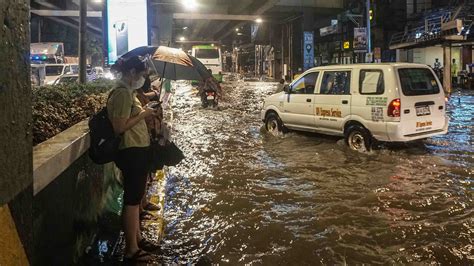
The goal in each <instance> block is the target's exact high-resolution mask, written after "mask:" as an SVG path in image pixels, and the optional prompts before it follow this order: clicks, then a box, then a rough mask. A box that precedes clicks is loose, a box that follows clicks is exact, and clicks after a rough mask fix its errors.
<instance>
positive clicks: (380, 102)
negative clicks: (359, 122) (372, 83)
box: [365, 97, 387, 106]
mask: <svg viewBox="0 0 474 266" xmlns="http://www.w3.org/2000/svg"><path fill="white" fill-rule="evenodd" d="M365 105H376V106H386V105H387V97H367V101H366V103H365Z"/></svg>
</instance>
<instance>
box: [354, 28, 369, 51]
mask: <svg viewBox="0 0 474 266" xmlns="http://www.w3.org/2000/svg"><path fill="white" fill-rule="evenodd" d="M353 46H354V51H356V52H366V51H367V30H366V28H354V42H353Z"/></svg>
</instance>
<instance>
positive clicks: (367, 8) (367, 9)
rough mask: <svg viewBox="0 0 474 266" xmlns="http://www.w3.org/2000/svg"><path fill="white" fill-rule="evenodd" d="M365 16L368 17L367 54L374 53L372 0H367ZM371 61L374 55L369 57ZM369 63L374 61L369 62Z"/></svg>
mask: <svg viewBox="0 0 474 266" xmlns="http://www.w3.org/2000/svg"><path fill="white" fill-rule="evenodd" d="M365 16H366V17H367V54H369V55H370V54H371V53H372V37H371V33H370V0H366V14H365ZM369 60H370V61H372V56H370V58H369ZM367 63H372V62H367Z"/></svg>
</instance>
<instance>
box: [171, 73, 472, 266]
mask: <svg viewBox="0 0 474 266" xmlns="http://www.w3.org/2000/svg"><path fill="white" fill-rule="evenodd" d="M275 86H276V83H265V82H243V81H233V82H228V83H225V84H224V86H223V89H224V91H225V99H224V100H223V101H222V102H221V103H220V108H221V110H207V109H202V108H201V107H200V102H199V99H198V98H197V97H195V96H194V95H192V92H191V91H190V87H189V86H186V85H181V86H178V88H177V90H176V95H175V96H174V101H173V120H172V121H173V123H172V130H173V132H172V134H173V136H174V140H175V141H176V142H177V144H178V146H179V147H180V148H181V149H182V150H183V151H184V153H185V155H186V156H187V158H186V160H185V161H184V162H183V163H181V164H180V165H179V167H176V168H172V169H170V171H169V172H168V175H169V177H168V183H167V198H166V207H165V219H166V222H167V225H166V228H165V236H164V239H163V242H162V249H163V252H164V255H163V260H164V262H165V263H203V264H210V263H213V264H217V263H219V264H226V263H228V264H232V265H235V264H254V263H255V264H267V265H270V264H280V265H281V264H292V265H303V264H321V263H327V264H333V263H338V264H342V263H351V264H353V263H374V264H375V263H384V264H386V263H409V262H424V263H431V262H441V263H454V264H461V263H463V264H472V263H474V243H473V241H474V220H473V217H474V215H473V212H474V211H473V177H474V147H473V143H474V141H473V135H474V120H473V119H474V93H472V92H471V93H463V94H462V95H460V94H454V95H453V97H451V100H450V103H449V106H448V112H449V113H450V117H451V124H450V128H449V134H448V135H445V136H442V137H436V138H431V139H428V140H425V141H423V142H421V141H420V142H416V143H410V144H409V145H385V146H382V147H379V148H377V149H376V150H375V151H373V152H371V153H369V154H360V153H357V152H353V151H351V150H349V149H348V148H347V147H346V145H345V144H344V141H343V140H342V139H340V138H335V137H327V136H322V135H317V134H308V133H295V132H291V133H289V134H286V135H284V136H281V137H275V136H271V135H269V134H267V133H266V132H265V130H264V129H263V127H262V126H263V122H262V121H261V120H260V118H259V115H260V110H261V107H262V100H263V98H264V97H266V96H267V95H269V94H271V93H272V91H274V90H275Z"/></svg>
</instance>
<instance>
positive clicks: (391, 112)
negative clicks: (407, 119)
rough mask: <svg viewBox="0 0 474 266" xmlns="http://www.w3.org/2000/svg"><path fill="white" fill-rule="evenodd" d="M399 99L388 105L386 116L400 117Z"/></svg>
mask: <svg viewBox="0 0 474 266" xmlns="http://www.w3.org/2000/svg"><path fill="white" fill-rule="evenodd" d="M400 106H401V103H400V99H394V100H393V101H391V102H390V104H389V105H388V110H387V115H388V116H390V117H400Z"/></svg>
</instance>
